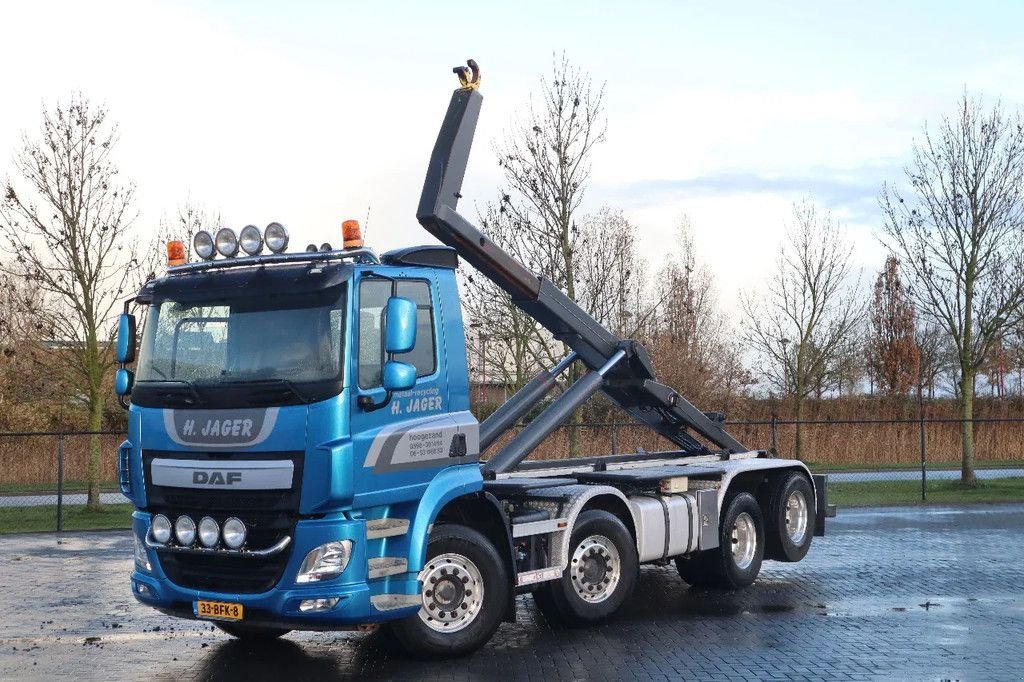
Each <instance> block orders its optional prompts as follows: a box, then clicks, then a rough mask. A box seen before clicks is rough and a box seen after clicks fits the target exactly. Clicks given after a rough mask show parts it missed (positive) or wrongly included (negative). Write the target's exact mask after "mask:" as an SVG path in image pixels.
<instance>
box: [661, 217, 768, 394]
mask: <svg viewBox="0 0 1024 682" xmlns="http://www.w3.org/2000/svg"><path fill="white" fill-rule="evenodd" d="M674 241H675V244H674V248H673V249H672V250H671V253H670V254H669V255H668V256H667V257H666V259H665V262H664V264H663V265H662V267H661V268H660V269H659V271H658V275H657V277H656V278H655V284H654V286H653V292H654V296H653V298H654V300H655V301H656V302H657V314H656V316H655V327H654V329H653V330H652V332H651V333H650V336H649V339H650V340H649V344H650V346H651V350H652V351H653V352H652V356H653V357H654V358H655V362H656V364H657V367H658V374H659V376H661V378H662V380H664V381H666V382H667V383H668V384H670V385H672V386H675V387H676V388H677V389H678V390H679V391H681V392H682V393H683V394H684V395H686V396H687V397H688V398H689V399H690V400H693V401H696V402H698V403H700V404H706V403H708V402H710V401H712V400H720V401H721V402H722V404H723V405H724V404H725V403H728V402H729V400H730V399H731V398H732V397H733V396H734V394H735V392H737V391H739V390H742V389H743V388H744V387H745V385H746V382H747V381H748V377H746V375H745V372H744V371H743V370H742V362H741V361H740V356H739V350H738V347H737V345H736V344H735V343H731V342H730V336H731V334H730V332H729V322H728V320H727V319H726V317H725V315H724V314H723V313H722V312H721V310H720V309H719V307H718V302H717V299H716V296H715V290H714V284H713V279H712V276H711V272H710V271H709V270H708V269H707V268H706V267H705V266H704V265H703V264H702V263H700V262H699V261H698V259H697V255H696V247H695V245H694V239H693V227H692V225H691V224H690V221H689V219H688V218H686V217H684V218H682V219H681V220H680V222H679V224H678V226H677V230H676V239H675V240H674ZM723 409H724V407H723Z"/></svg>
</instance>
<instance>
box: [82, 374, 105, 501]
mask: <svg viewBox="0 0 1024 682" xmlns="http://www.w3.org/2000/svg"><path fill="white" fill-rule="evenodd" d="M102 425H103V396H102V394H101V393H100V391H98V390H90V391H89V430H90V431H92V432H93V435H91V436H89V498H88V502H87V503H86V509H87V510H88V511H100V509H101V508H102V506H103V505H102V503H101V502H100V475H101V473H102V469H101V465H102V463H103V459H102V457H103V448H102V443H101V442H100V437H99V436H98V435H96V433H95V432H96V431H99V430H100V427H101V426H102Z"/></svg>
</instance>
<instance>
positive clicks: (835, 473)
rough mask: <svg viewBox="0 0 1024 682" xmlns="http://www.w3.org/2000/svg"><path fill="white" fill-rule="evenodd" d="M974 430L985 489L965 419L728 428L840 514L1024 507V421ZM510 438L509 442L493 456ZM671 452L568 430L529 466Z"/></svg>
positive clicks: (592, 430)
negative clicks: (823, 487)
mask: <svg viewBox="0 0 1024 682" xmlns="http://www.w3.org/2000/svg"><path fill="white" fill-rule="evenodd" d="M973 422H974V443H975V462H974V464H975V476H976V477H977V481H978V484H977V485H975V486H967V487H965V486H964V485H962V483H961V453H962V441H961V432H960V426H961V424H962V423H963V422H962V420H960V419H940V418H927V419H921V418H916V419H835V420H803V421H796V420H791V419H778V418H773V419H769V420H764V421H737V422H729V423H728V424H727V425H726V428H727V430H728V431H729V432H730V433H731V434H732V435H733V436H735V437H736V438H737V439H738V440H739V441H740V442H742V443H744V444H746V445H747V446H748V447H751V448H754V449H766V450H771V451H772V452H774V453H775V454H777V455H778V456H779V457H789V458H799V459H801V460H803V461H804V462H806V463H807V464H808V466H809V467H810V468H811V470H812V471H814V472H815V473H827V474H829V494H830V499H831V501H832V502H833V503H836V504H838V505H840V506H847V507H848V506H864V505H884V504H908V503H916V502H922V501H926V502H969V501H979V502H981V501H1003V500H1021V501H1024V418H977V419H974V420H973ZM511 437H512V434H507V435H506V436H505V437H504V438H503V440H502V441H499V442H498V443H497V444H496V445H495V446H494V449H493V450H492V452H497V451H498V450H499V449H500V447H501V445H502V444H503V442H505V441H507V440H508V439H509V438H511ZM798 441H799V443H800V445H799V450H798V445H797V443H798ZM672 448H673V446H672V443H670V442H669V441H666V440H664V439H662V438H660V437H659V436H658V435H657V434H655V433H654V432H653V431H651V430H650V429H648V428H647V427H645V426H641V425H640V424H637V423H617V422H616V423H594V422H584V423H580V424H571V423H569V424H565V425H563V426H562V427H560V428H559V429H558V430H557V431H555V433H553V434H552V435H551V436H550V437H549V438H548V439H547V440H545V441H544V442H543V443H542V444H541V445H540V447H538V448H537V450H536V451H534V453H533V454H532V455H531V456H530V459H531V460H559V459H566V458H568V457H570V456H574V455H579V456H588V455H601V454H609V453H611V454H622V453H629V452H635V451H637V450H644V451H647V452H656V451H658V450H670V449H672Z"/></svg>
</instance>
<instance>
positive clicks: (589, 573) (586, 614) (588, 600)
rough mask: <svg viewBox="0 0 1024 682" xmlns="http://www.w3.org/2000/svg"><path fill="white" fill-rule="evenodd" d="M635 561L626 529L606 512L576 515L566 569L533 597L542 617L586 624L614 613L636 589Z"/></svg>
mask: <svg viewBox="0 0 1024 682" xmlns="http://www.w3.org/2000/svg"><path fill="white" fill-rule="evenodd" d="M638 570H639V560H638V558H637V553H636V544H635V542H634V541H633V536H632V535H631V534H630V532H629V530H627V529H626V526H625V525H623V523H622V521H620V520H619V519H618V518H617V517H615V516H614V515H612V514H609V513H608V512H606V511H600V510H597V509H592V510H590V511H585V512H583V513H582V514H580V515H579V518H577V520H576V525H575V526H574V527H573V531H572V537H571V539H570V541H569V564H568V566H566V569H565V571H564V572H563V573H562V577H561V578H559V579H558V580H552V581H550V582H547V583H544V584H542V585H541V586H540V587H539V588H538V589H537V591H536V592H534V593H533V597H534V600H535V601H536V602H537V606H539V607H540V609H541V611H542V612H543V613H544V615H545V616H547V617H548V618H551V619H553V620H559V621H562V622H565V623H567V624H569V625H586V624H588V623H593V622H596V621H599V620H601V619H603V618H607V617H608V616H610V615H611V614H613V613H615V611H617V610H618V608H619V607H620V606H622V603H623V602H624V601H626V599H627V598H629V595H630V594H631V593H632V592H633V588H634V587H635V586H636V578H637V572H638Z"/></svg>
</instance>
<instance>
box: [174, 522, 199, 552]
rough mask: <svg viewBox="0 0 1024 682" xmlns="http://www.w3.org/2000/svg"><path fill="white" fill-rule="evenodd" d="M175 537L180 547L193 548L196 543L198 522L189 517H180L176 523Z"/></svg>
mask: <svg viewBox="0 0 1024 682" xmlns="http://www.w3.org/2000/svg"><path fill="white" fill-rule="evenodd" d="M174 537H176V538H177V539H178V544H179V545H183V546H185V547H189V546H191V545H192V543H193V542H195V541H196V522H195V521H193V520H192V519H191V518H190V517H188V516H179V517H178V520H177V521H175V522H174Z"/></svg>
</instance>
